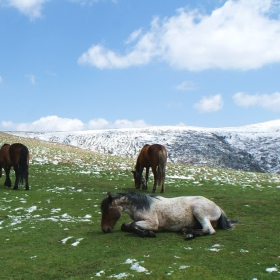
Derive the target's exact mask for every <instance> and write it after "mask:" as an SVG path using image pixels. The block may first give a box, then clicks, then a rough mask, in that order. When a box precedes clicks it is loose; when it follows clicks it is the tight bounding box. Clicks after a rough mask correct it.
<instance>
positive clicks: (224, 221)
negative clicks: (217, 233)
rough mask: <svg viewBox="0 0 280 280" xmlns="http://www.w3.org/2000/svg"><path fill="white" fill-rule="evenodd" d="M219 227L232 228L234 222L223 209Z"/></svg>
mask: <svg viewBox="0 0 280 280" xmlns="http://www.w3.org/2000/svg"><path fill="white" fill-rule="evenodd" d="M217 227H218V228H221V229H226V230H228V229H232V223H231V221H230V220H229V219H228V218H227V216H226V214H225V212H224V211H223V210H222V209H221V217H220V218H219V220H218V223H217Z"/></svg>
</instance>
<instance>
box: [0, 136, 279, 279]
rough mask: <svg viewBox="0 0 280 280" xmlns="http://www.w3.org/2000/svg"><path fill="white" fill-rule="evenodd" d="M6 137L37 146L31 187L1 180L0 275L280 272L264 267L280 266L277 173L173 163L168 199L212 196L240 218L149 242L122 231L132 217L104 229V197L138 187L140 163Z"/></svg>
mask: <svg viewBox="0 0 280 280" xmlns="http://www.w3.org/2000/svg"><path fill="white" fill-rule="evenodd" d="M4 142H8V143H13V142H22V143H24V144H26V145H27V146H28V147H29V149H30V153H31V164H30V185H31V190H30V191H25V190H24V189H23V187H20V188H19V190H18V191H13V190H11V189H8V188H6V187H4V186H3V183H4V178H2V179H0V244H1V245H0V247H1V255H0V268H1V277H0V278H1V279H98V278H108V277H111V278H113V277H115V278H121V277H122V276H123V278H127V279H129V278H131V276H132V275H133V276H134V279H143V278H150V279H186V278H189V279H206V278H208V279H253V278H257V279H278V277H279V273H278V272H279V271H280V269H278V272H272V273H269V272H267V271H266V269H267V268H273V267H277V268H278V267H279V265H280V251H279V230H280V226H279V192H280V188H277V187H278V186H280V177H279V176H276V175H269V174H257V173H248V172H241V171H230V170H221V169H211V168H199V167H187V166H179V165H171V164H168V166H167V180H166V193H165V194H164V196H166V197H174V196H180V195H203V196H206V197H208V198H210V199H212V200H214V201H215V202H216V203H217V204H218V205H219V206H220V207H221V208H223V209H224V210H225V212H226V213H227V215H228V216H229V217H230V218H232V219H238V220H240V221H242V223H241V224H240V225H239V226H237V227H235V229H234V230H232V231H223V230H218V232H217V234H216V235H212V236H206V237H201V238H197V239H195V240H192V241H188V242H186V241H184V240H183V236H182V235H181V234H180V233H158V234H157V238H154V239H141V238H139V237H137V236H135V235H133V234H129V233H124V232H121V231H120V225H121V223H122V222H125V221H129V217H128V216H127V215H126V214H123V216H122V218H121V220H120V221H119V222H118V224H117V226H116V228H115V231H114V233H112V234H103V233H102V232H101V230H100V209H99V207H100V202H101V200H102V199H103V198H104V197H105V195H106V192H107V191H111V192H112V193H115V192H121V191H125V190H128V189H132V188H133V181H132V176H131V173H130V170H131V168H133V165H134V160H131V159H124V158H118V157H111V156H104V155H99V154H95V153H92V152H88V151H83V150H80V149H77V148H73V147H69V146H64V145H58V144H50V143H44V142H41V141H37V140H34V139H24V138H18V137H13V136H10V135H7V134H4V133H0V143H4ZM13 180H14V174H13V172H12V181H13ZM150 185H151V184H150ZM67 238H68V239H67ZM63 241H64V243H63ZM75 242H79V243H78V245H77V246H73V245H75ZM215 250H216V251H215ZM217 250H219V251H217ZM128 259H132V260H133V261H132V264H134V266H132V264H126V263H125V261H126V260H128ZM137 262H138V267H139V266H140V268H141V267H144V268H145V269H146V271H145V272H137V271H136V270H133V269H132V268H133V267H137ZM100 271H104V273H103V272H101V273H100V275H101V276H100V277H98V276H97V275H98V274H97V273H98V272H100ZM125 275H126V277H125Z"/></svg>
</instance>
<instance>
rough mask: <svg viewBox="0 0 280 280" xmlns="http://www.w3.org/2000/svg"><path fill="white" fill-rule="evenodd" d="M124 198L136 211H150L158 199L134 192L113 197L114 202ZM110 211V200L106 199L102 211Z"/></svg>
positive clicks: (102, 204) (154, 196)
mask: <svg viewBox="0 0 280 280" xmlns="http://www.w3.org/2000/svg"><path fill="white" fill-rule="evenodd" d="M122 197H126V198H127V199H128V201H129V202H130V203H131V204H132V205H133V206H134V207H135V208H136V210H149V209H150V207H151V205H152V204H153V202H154V199H157V196H156V195H149V194H141V193H135V192H133V191H128V192H126V193H117V194H113V195H112V199H113V200H115V199H120V198H122ZM108 209H109V202H108V199H106V198H105V199H104V200H103V201H102V203H101V211H102V212H103V211H108Z"/></svg>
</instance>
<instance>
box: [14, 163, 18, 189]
mask: <svg viewBox="0 0 280 280" xmlns="http://www.w3.org/2000/svg"><path fill="white" fill-rule="evenodd" d="M14 170H15V174H16V180H15V184H14V187H13V189H14V190H17V189H18V184H19V168H18V167H17V166H14Z"/></svg>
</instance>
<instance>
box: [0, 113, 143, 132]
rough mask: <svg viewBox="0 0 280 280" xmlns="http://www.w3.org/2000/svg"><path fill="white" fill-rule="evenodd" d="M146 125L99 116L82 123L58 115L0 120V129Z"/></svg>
mask: <svg viewBox="0 0 280 280" xmlns="http://www.w3.org/2000/svg"><path fill="white" fill-rule="evenodd" d="M146 126H148V125H147V124H146V123H145V122H144V121H143V120H137V121H128V120H116V121H115V122H113V123H110V122H108V121H106V120H105V119H102V118H99V119H94V120H90V121H89V122H88V124H84V123H83V122H82V121H81V120H79V119H69V118H60V117H58V116H47V117H42V118H40V119H39V120H36V121H34V122H31V123H19V124H16V123H13V122H11V121H2V122H1V123H0V129H2V130H5V131H75V130H76V131H80V130H88V129H92V130H94V129H109V128H140V127H146Z"/></svg>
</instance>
